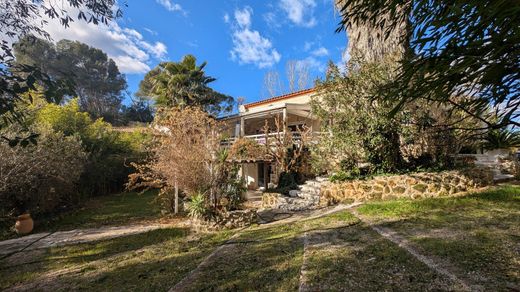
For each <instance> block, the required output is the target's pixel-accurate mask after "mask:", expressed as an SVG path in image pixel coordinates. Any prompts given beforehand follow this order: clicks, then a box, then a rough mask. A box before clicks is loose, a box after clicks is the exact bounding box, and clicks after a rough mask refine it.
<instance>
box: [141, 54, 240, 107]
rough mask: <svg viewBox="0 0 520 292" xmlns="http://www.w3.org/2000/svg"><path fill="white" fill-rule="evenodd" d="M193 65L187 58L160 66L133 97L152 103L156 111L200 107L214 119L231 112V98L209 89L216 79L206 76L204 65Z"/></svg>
mask: <svg viewBox="0 0 520 292" xmlns="http://www.w3.org/2000/svg"><path fill="white" fill-rule="evenodd" d="M196 62H197V60H196V58H195V57H194V56H192V55H187V56H185V57H184V58H183V59H182V61H180V62H162V63H160V64H159V65H157V67H155V68H154V69H152V70H151V71H150V72H148V73H147V74H146V75H145V77H144V79H143V80H142V81H141V83H140V84H139V91H138V93H137V94H136V95H137V96H140V97H144V98H152V99H154V100H155V104H156V105H157V106H158V107H181V108H184V107H189V106H200V107H202V108H203V109H204V110H205V111H207V112H208V113H211V114H214V115H218V114H220V113H222V112H228V111H231V110H232V109H233V105H234V100H233V98H232V97H231V96H228V95H225V94H222V93H219V92H216V91H215V90H213V89H212V88H210V87H209V84H210V83H212V82H213V81H215V80H216V79H215V78H213V77H210V76H207V75H206V72H205V71H204V68H205V67H206V62H203V63H202V64H201V65H197V64H196Z"/></svg>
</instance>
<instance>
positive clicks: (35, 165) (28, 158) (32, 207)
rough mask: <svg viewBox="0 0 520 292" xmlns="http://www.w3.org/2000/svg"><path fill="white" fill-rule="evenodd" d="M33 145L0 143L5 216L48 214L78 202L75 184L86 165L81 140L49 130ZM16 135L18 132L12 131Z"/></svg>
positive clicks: (42, 130) (0, 207)
mask: <svg viewBox="0 0 520 292" xmlns="http://www.w3.org/2000/svg"><path fill="white" fill-rule="evenodd" d="M35 131H36V132H38V133H40V136H39V138H38V143H37V144H36V145H28V146H27V147H14V148H11V147H9V146H8V145H6V144H5V143H0V210H1V212H2V213H3V214H5V215H18V214H20V213H23V212H27V211H29V212H31V213H33V214H39V213H48V212H52V211H55V210H56V209H58V208H60V207H66V206H70V205H73V204H75V203H78V201H79V199H80V198H79V195H78V191H77V189H78V182H79V179H80V175H81V173H82V172H83V169H84V165H85V162H86V157H87V155H86V153H85V152H84V150H83V148H82V145H81V141H80V139H79V138H78V137H76V136H69V137H66V136H64V135H63V133H60V132H55V131H53V130H52V129H49V128H48V127H47V128H45V127H43V128H39V129H35ZM15 132H17V131H15Z"/></svg>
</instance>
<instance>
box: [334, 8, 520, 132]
mask: <svg viewBox="0 0 520 292" xmlns="http://www.w3.org/2000/svg"><path fill="white" fill-rule="evenodd" d="M340 3H341V4H340V12H341V14H342V16H343V20H342V22H341V26H340V28H339V30H341V29H347V30H348V29H349V26H350V25H352V24H356V25H360V24H361V25H366V26H367V27H369V29H378V28H381V27H383V28H386V31H385V33H386V36H388V34H389V33H390V32H391V31H392V30H393V29H395V28H398V27H401V26H403V24H405V27H404V28H403V29H402V33H403V34H404V35H403V37H402V39H403V41H404V46H405V49H406V51H407V52H406V55H405V58H404V59H403V60H402V63H401V64H400V69H401V70H400V73H399V75H398V76H397V77H396V79H395V82H392V83H391V84H389V86H388V87H387V88H386V90H385V91H384V92H381V94H380V95H374V97H384V98H386V100H392V101H398V103H396V104H394V111H393V113H395V112H396V111H397V110H399V109H402V107H403V106H404V105H405V104H406V103H407V102H410V101H415V100H420V99H424V100H428V101H435V102H441V103H444V104H445V105H447V106H449V107H450V108H451V109H462V110H463V111H465V112H467V113H468V114H470V115H472V116H474V117H476V118H478V119H480V121H481V122H482V123H483V124H484V127H485V128H502V127H505V126H507V125H509V124H513V125H519V123H518V119H517V118H518V117H519V113H518V110H517V109H518V106H519V97H520V95H519V94H520V82H518V80H520V68H519V66H520V30H519V29H518V23H520V4H519V3H518V2H515V1H491V0H487V1H466V0H457V1H427V0H408V1H400V0H384V1H379V0H377V1H376V0H343V1H341V2H340ZM366 33H368V32H366ZM460 96H467V98H463V99H461V98H457V97H460ZM378 100H381V98H378ZM488 107H491V108H492V109H493V111H488ZM497 116H498V118H497ZM475 126H476V128H481V127H482V125H475Z"/></svg>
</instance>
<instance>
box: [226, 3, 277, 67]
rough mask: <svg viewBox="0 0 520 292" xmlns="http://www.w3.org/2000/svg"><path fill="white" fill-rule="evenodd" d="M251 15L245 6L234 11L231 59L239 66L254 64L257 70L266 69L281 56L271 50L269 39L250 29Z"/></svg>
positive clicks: (274, 50)
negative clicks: (234, 23)
mask: <svg viewBox="0 0 520 292" xmlns="http://www.w3.org/2000/svg"><path fill="white" fill-rule="evenodd" d="M252 14H253V10H252V9H251V8H250V7H247V6H246V7H245V8H244V9H242V10H240V9H237V10H235V14H234V15H235V22H236V25H234V26H233V27H232V29H233V35H232V38H233V49H232V50H231V58H232V59H233V60H235V61H238V62H239V63H240V64H254V65H256V66H257V67H259V68H268V67H271V66H273V65H274V64H276V63H278V62H279V61H280V59H281V57H282V56H281V55H280V53H278V51H277V50H276V49H275V48H273V44H272V43H271V41H270V40H269V39H267V38H265V37H263V36H262V35H261V34H260V33H259V32H258V31H256V30H253V29H251V25H252V21H251V16H252Z"/></svg>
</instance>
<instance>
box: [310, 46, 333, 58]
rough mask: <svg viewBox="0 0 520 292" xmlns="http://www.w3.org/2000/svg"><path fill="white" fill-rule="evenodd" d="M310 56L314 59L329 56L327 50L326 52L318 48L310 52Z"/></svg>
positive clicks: (322, 48)
mask: <svg viewBox="0 0 520 292" xmlns="http://www.w3.org/2000/svg"><path fill="white" fill-rule="evenodd" d="M311 54H312V55H313V56H316V57H325V56H328V55H329V50H327V49H326V48H325V47H319V48H317V49H315V50H314V51H312V53H311Z"/></svg>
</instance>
